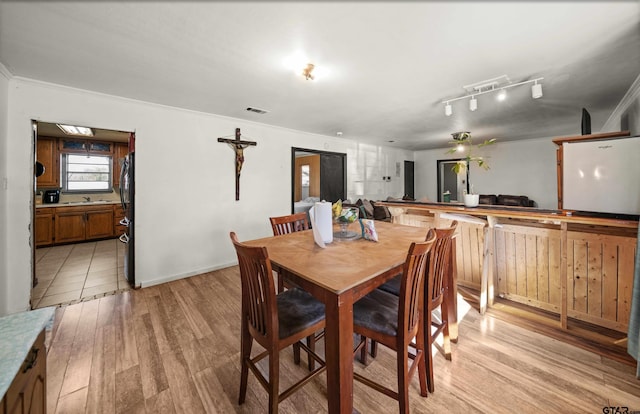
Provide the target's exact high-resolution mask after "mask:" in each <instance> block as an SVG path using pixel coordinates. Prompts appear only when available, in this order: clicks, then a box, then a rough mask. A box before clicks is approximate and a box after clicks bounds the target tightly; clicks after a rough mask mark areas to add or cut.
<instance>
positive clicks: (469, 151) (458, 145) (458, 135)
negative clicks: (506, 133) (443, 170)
mask: <svg viewBox="0 0 640 414" xmlns="http://www.w3.org/2000/svg"><path fill="white" fill-rule="evenodd" d="M451 135H452V136H453V141H450V142H449V143H450V144H453V145H454V147H453V148H451V149H450V150H449V151H447V154H455V153H456V152H463V153H466V155H465V157H464V161H466V162H457V163H455V165H454V166H453V167H451V170H452V171H453V172H455V173H456V174H460V173H461V172H463V171H464V169H465V168H467V166H468V165H469V164H471V163H472V162H475V163H476V164H478V167H482V168H484V169H485V170H488V169H489V164H488V163H487V161H486V159H485V157H483V156H479V155H475V150H476V149H477V148H482V147H486V146H487V145H492V144H495V142H496V139H495V138H491V139H488V140H485V141H484V142H482V143H480V144H475V145H474V144H473V141H472V140H471V133H470V132H468V131H462V132H454V133H453V134H451ZM470 190H471V191H470V193H469V194H467V193H466V192H465V193H464V195H463V198H464V205H465V206H467V207H476V206H477V205H478V202H479V198H480V195H479V194H476V193H475V192H474V191H473V185H472V186H471V187H470Z"/></svg>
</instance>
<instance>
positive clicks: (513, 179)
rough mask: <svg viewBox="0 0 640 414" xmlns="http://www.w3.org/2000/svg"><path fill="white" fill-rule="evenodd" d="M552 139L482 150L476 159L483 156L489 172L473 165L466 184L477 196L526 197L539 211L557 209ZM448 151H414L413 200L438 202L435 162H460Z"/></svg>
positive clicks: (510, 142) (521, 142) (495, 146)
mask: <svg viewBox="0 0 640 414" xmlns="http://www.w3.org/2000/svg"><path fill="white" fill-rule="evenodd" d="M551 140H552V138H540V139H531V140H526V141H509V142H506V141H505V142H500V141H499V140H498V142H497V143H496V144H494V145H491V146H489V147H484V148H481V149H480V150H479V151H478V152H475V153H474V154H475V155H482V156H486V157H488V158H487V162H488V164H489V166H490V167H491V168H490V169H489V170H488V171H485V170H484V169H482V168H478V166H477V165H475V164H472V166H471V168H470V170H469V182H470V183H471V184H472V185H473V187H474V191H475V192H476V193H479V194H496V195H498V194H510V195H526V196H527V197H529V198H530V199H532V200H534V201H535V202H536V203H537V207H539V208H548V209H555V208H557V206H558V200H557V182H556V151H555V144H554V143H553V142H552V141H551ZM448 149H449V148H440V149H434V150H427V151H416V152H415V154H414V158H415V163H416V164H415V177H416V179H415V180H416V198H417V199H419V198H422V197H427V198H428V199H429V200H432V201H437V199H438V197H437V192H438V183H437V167H436V166H437V160H444V159H451V158H460V156H457V155H456V154H446V152H447V150H448Z"/></svg>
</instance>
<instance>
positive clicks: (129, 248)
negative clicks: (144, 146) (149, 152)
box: [120, 152, 136, 287]
mask: <svg viewBox="0 0 640 414" xmlns="http://www.w3.org/2000/svg"><path fill="white" fill-rule="evenodd" d="M134 173H135V153H134V152H130V153H129V154H127V156H126V157H125V158H124V162H123V163H122V168H121V170H120V200H121V202H122V209H123V210H124V218H123V219H122V220H120V224H121V225H123V226H124V227H125V228H126V231H125V233H124V234H123V235H122V236H120V241H121V242H122V243H124V245H125V247H124V276H125V278H126V279H127V281H128V282H129V284H130V285H131V286H132V287H134V286H135V284H136V278H135V266H134V263H135V261H134V246H135V235H134V228H135V226H134V222H135V180H134Z"/></svg>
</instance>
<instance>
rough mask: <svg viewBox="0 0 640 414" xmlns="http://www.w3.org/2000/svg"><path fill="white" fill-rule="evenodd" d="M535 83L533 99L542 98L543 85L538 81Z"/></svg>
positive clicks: (532, 91)
mask: <svg viewBox="0 0 640 414" xmlns="http://www.w3.org/2000/svg"><path fill="white" fill-rule="evenodd" d="M534 82H535V83H534V84H533V85H532V86H531V97H532V98H533V99H538V98H542V85H541V84H539V83H538V81H537V80H535V81H534Z"/></svg>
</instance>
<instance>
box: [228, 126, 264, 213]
mask: <svg viewBox="0 0 640 414" xmlns="http://www.w3.org/2000/svg"><path fill="white" fill-rule="evenodd" d="M218 142H224V143H226V144H229V145H230V146H231V148H233V150H234V151H235V153H236V201H238V200H240V171H241V170H242V164H244V149H245V148H247V147H251V146H254V147H255V146H256V145H258V143H257V142H255V141H242V140H241V139H240V128H236V137H235V139H229V138H218Z"/></svg>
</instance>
